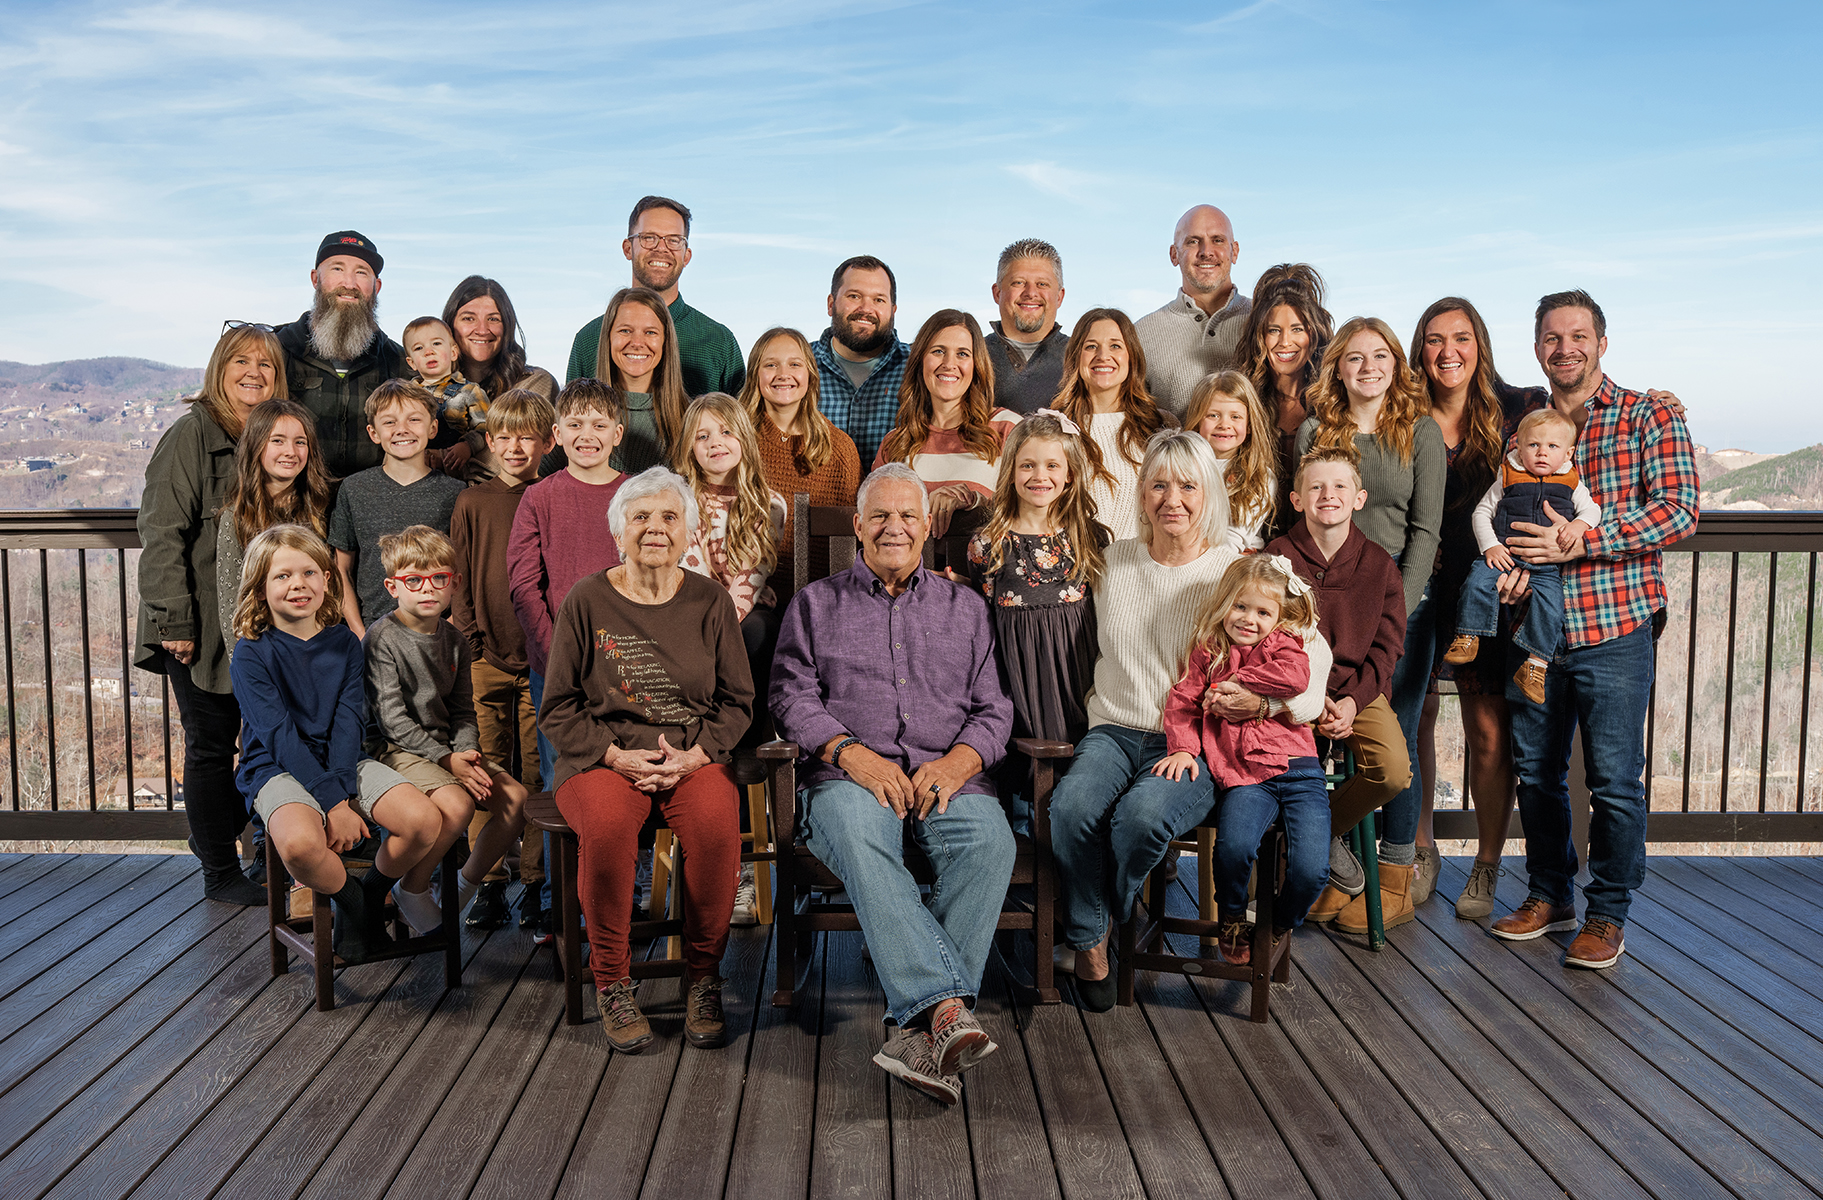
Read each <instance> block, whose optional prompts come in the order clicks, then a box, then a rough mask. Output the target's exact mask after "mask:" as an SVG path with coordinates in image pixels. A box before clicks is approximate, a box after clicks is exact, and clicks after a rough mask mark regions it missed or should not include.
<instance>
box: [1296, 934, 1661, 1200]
mask: <svg viewBox="0 0 1823 1200" xmlns="http://www.w3.org/2000/svg"><path fill="white" fill-rule="evenodd" d="M1313 958H1314V959H1316V960H1317V961H1316V962H1315V963H1314V964H1313V962H1312V961H1311V960H1312V959H1313ZM1292 978H1293V986H1292V987H1289V988H1274V989H1273V997H1272V1007H1273V1013H1274V1015H1275V1016H1276V1018H1277V1019H1278V1022H1279V1025H1280V1027H1281V1028H1283V1029H1284V1030H1285V1031H1286V1034H1287V1036H1289V1037H1290V1038H1291V1040H1292V1043H1293V1044H1294V1045H1296V1046H1297V1047H1298V1048H1299V1049H1300V1050H1301V1051H1302V1052H1303V1054H1304V1056H1305V1058H1306V1059H1307V1060H1309V1061H1310V1062H1311V1064H1312V1066H1313V1068H1314V1069H1316V1070H1317V1072H1318V1075H1319V1077H1320V1078H1322V1079H1323V1080H1324V1083H1325V1084H1326V1086H1328V1088H1329V1090H1330V1092H1331V1094H1332V1095H1334V1096H1336V1097H1337V1101H1338V1103H1340V1104H1342V1105H1344V1106H1345V1111H1348V1106H1353V1107H1354V1110H1355V1111H1351V1112H1350V1113H1349V1115H1350V1118H1351V1120H1354V1122H1355V1127H1356V1129H1357V1130H1358V1131H1360V1132H1361V1136H1362V1137H1363V1138H1364V1139H1366V1140H1367V1141H1368V1144H1369V1147H1370V1148H1372V1149H1373V1150H1374V1154H1375V1157H1376V1158H1378V1159H1379V1161H1380V1164H1381V1166H1382V1167H1383V1169H1384V1170H1385V1171H1386V1172H1387V1176H1388V1178H1389V1179H1391V1180H1392V1181H1393V1183H1394V1185H1395V1186H1396V1187H1398V1188H1399V1189H1400V1191H1401V1193H1402V1194H1403V1195H1406V1196H1431V1195H1455V1196H1475V1195H1482V1196H1487V1197H1489V1198H1490V1200H1530V1198H1531V1197H1535V1196H1541V1195H1549V1194H1550V1193H1551V1192H1554V1191H1558V1190H1560V1189H1558V1188H1557V1185H1556V1184H1554V1183H1553V1182H1552V1181H1551V1178H1550V1176H1548V1175H1546V1174H1545V1172H1544V1170H1543V1169H1542V1168H1541V1167H1540V1166H1539V1165H1538V1163H1537V1162H1536V1161H1534V1160H1533V1158H1532V1156H1531V1155H1530V1154H1528V1153H1527V1152H1526V1149H1525V1147H1524V1146H1522V1145H1520V1144H1519V1142H1518V1141H1517V1140H1516V1139H1515V1138H1514V1137H1513V1135H1512V1134H1511V1133H1509V1132H1508V1131H1507V1129H1506V1127H1505V1126H1504V1125H1503V1124H1502V1123H1501V1122H1500V1120H1499V1119H1498V1118H1497V1117H1496V1116H1495V1115H1494V1114H1493V1113H1490V1112H1489V1111H1488V1109H1486V1108H1485V1107H1483V1106H1482V1104H1481V1103H1480V1101H1478V1100H1477V1099H1476V1098H1475V1096H1474V1094H1473V1093H1472V1092H1470V1091H1469V1089H1468V1088H1467V1087H1465V1086H1464V1085H1463V1083H1462V1081H1461V1080H1459V1079H1458V1078H1457V1077H1456V1073H1457V1071H1459V1070H1460V1069H1461V1066H1462V1064H1461V1061H1460V1060H1461V1058H1462V1057H1463V1056H1461V1055H1458V1054H1456V1053H1453V1051H1454V1050H1455V1049H1456V1048H1455V1047H1451V1048H1450V1050H1451V1051H1452V1052H1450V1053H1444V1054H1439V1053H1438V1052H1437V1050H1435V1049H1433V1048H1432V1047H1431V1046H1430V1045H1428V1044H1427V1043H1426V1042H1425V1041H1424V1039H1423V1038H1420V1037H1419V1036H1417V1035H1416V1034H1415V1033H1413V1032H1412V1030H1411V1028H1410V1027H1409V1026H1407V1025H1406V1024H1405V1022H1404V1021H1403V1020H1401V1019H1400V1016H1399V1014H1398V1013H1397V1012H1396V1011H1394V1009H1393V1008H1392V1007H1391V1006H1390V1005H1389V1004H1387V1002H1386V1001H1385V999H1383V998H1382V997H1381V996H1380V994H1379V993H1378V992H1376V991H1375V990H1374V989H1373V987H1372V985H1370V984H1369V983H1368V982H1367V981H1366V980H1365V979H1363V978H1362V977H1361V976H1360V974H1359V972H1357V971H1356V970H1355V969H1354V967H1353V966H1352V965H1351V964H1349V963H1348V961H1347V960H1346V959H1345V958H1344V957H1343V955H1342V951H1341V950H1340V949H1339V948H1338V947H1336V946H1334V945H1332V944H1331V943H1330V941H1329V939H1328V938H1326V937H1322V936H1320V935H1317V934H1315V932H1314V931H1313V934H1312V935H1310V936H1304V937H1301V938H1300V939H1299V941H1298V943H1297V945H1296V947H1295V948H1294V949H1293V951H1292ZM1319 978H1320V979H1321V980H1322V985H1321V986H1319V985H1318V982H1317V980H1318V979H1319ZM1414 1064H1422V1065H1421V1066H1417V1067H1416V1068H1415V1069H1414ZM1395 1093H1397V1094H1398V1095H1399V1096H1400V1097H1401V1098H1402V1099H1403V1100H1404V1102H1405V1103H1404V1106H1401V1105H1399V1104H1395V1103H1389V1102H1387V1099H1386V1098H1387V1097H1390V1096H1392V1095H1394V1094H1395ZM1403 1112H1409V1113H1411V1114H1412V1115H1413V1117H1414V1119H1415V1120H1414V1122H1408V1121H1407V1119H1406V1117H1405V1116H1403V1115H1402V1113H1403ZM1426 1135H1428V1136H1426ZM1376 1139H1382V1140H1383V1141H1384V1142H1385V1148H1384V1149H1382V1147H1381V1145H1380V1144H1379V1142H1377V1141H1376ZM1433 1147H1434V1148H1433ZM1439 1151H1440V1152H1441V1153H1442V1154H1443V1155H1444V1156H1445V1158H1446V1159H1447V1160H1448V1162H1449V1163H1450V1164H1452V1165H1455V1166H1456V1168H1457V1169H1458V1170H1459V1171H1461V1172H1462V1173H1463V1174H1464V1175H1465V1176H1466V1179H1465V1180H1464V1185H1463V1186H1461V1187H1460V1188H1457V1189H1453V1190H1452V1189H1448V1188H1444V1189H1441V1190H1439V1189H1436V1188H1433V1187H1430V1186H1428V1181H1430V1180H1447V1178H1448V1177H1449V1168H1448V1166H1446V1165H1445V1164H1444V1163H1443V1162H1439V1161H1436V1158H1435V1155H1436V1154H1437V1153H1438V1152H1439ZM1609 1165H1610V1167H1611V1166H1612V1164H1609ZM1598 1182H1600V1181H1599V1180H1598ZM1628 1183H1629V1186H1630V1185H1631V1181H1628ZM1421 1184H1423V1186H1421ZM1629 1194H1631V1193H1629Z"/></svg>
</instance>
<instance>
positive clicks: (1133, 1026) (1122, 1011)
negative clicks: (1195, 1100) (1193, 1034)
mask: <svg viewBox="0 0 1823 1200" xmlns="http://www.w3.org/2000/svg"><path fill="white" fill-rule="evenodd" d="M1082 1024H1083V1029H1084V1030H1085V1031H1086V1032H1087V1034H1088V1036H1089V1041H1090V1044H1091V1045H1092V1046H1093V1047H1094V1050H1095V1057H1096V1059H1097V1060H1099V1061H1100V1062H1101V1064H1102V1066H1103V1070H1102V1076H1101V1079H1102V1081H1104V1082H1105V1083H1106V1085H1107V1089H1108V1095H1109V1097H1110V1098H1111V1099H1112V1101H1113V1103H1114V1111H1115V1112H1116V1113H1117V1114H1118V1115H1119V1117H1120V1124H1121V1128H1122V1129H1123V1130H1124V1131H1125V1133H1126V1138H1127V1148H1128V1150H1129V1151H1130V1152H1131V1153H1132V1155H1133V1164H1134V1166H1135V1167H1136V1168H1137V1169H1138V1171H1139V1177H1140V1180H1141V1182H1142V1183H1143V1184H1144V1186H1145V1189H1146V1195H1147V1196H1148V1197H1150V1200H1164V1198H1167V1197H1181V1198H1182V1200H1195V1198H1197V1197H1218V1196H1223V1197H1225V1196H1228V1195H1229V1194H1230V1193H1229V1191H1228V1185H1227V1184H1226V1183H1225V1182H1223V1180H1222V1172H1221V1168H1220V1167H1219V1166H1218V1165H1217V1163H1216V1160H1215V1154H1214V1152H1213V1151H1211V1150H1210V1148H1209V1143H1208V1142H1207V1141H1206V1140H1205V1139H1204V1137H1203V1133H1202V1130H1201V1129H1200V1128H1199V1126H1198V1125H1197V1122H1196V1118H1195V1116H1194V1115H1193V1114H1192V1112H1191V1110H1190V1104H1189V1101H1187V1100H1186V1099H1185V1098H1184V1092H1183V1090H1182V1089H1181V1088H1180V1087H1179V1086H1178V1083H1177V1080H1175V1079H1174V1078H1172V1075H1171V1072H1170V1071H1169V1070H1168V1069H1167V1068H1166V1067H1165V1064H1164V1062H1163V1060H1162V1056H1161V1054H1160V1051H1159V1044H1158V1039H1157V1038H1156V1037H1155V1036H1154V1034H1153V1030H1152V1026H1151V1024H1150V1023H1149V1022H1148V1020H1147V1011H1146V1009H1145V1008H1144V1007H1143V1006H1141V1005H1138V1004H1135V1005H1134V1006H1133V1007H1131V1008H1123V1007H1121V1006H1120V1005H1118V1004H1117V1005H1115V1006H1114V1007H1113V1008H1111V1009H1109V1010H1108V1011H1107V1012H1105V1013H1084V1014H1083V1017H1082ZM1202 1033H1203V1034H1204V1035H1205V1036H1206V1038H1207V1051H1208V1052H1209V1053H1214V1054H1219V1053H1221V1047H1220V1045H1219V1044H1218V1043H1217V1041H1216V1038H1215V1031H1214V1030H1213V1029H1208V1030H1204V1031H1202ZM1141 1063H1145V1064H1149V1065H1151V1066H1152V1067H1153V1069H1151V1070H1135V1069H1133V1068H1134V1066H1135V1065H1136V1064H1141Z"/></svg>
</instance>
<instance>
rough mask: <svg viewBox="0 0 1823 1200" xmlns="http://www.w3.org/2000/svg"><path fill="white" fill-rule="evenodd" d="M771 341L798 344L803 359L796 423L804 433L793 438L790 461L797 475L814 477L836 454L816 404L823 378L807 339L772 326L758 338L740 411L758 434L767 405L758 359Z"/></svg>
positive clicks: (749, 354) (750, 355)
mask: <svg viewBox="0 0 1823 1200" xmlns="http://www.w3.org/2000/svg"><path fill="white" fill-rule="evenodd" d="M774 338H790V339H791V340H792V341H793V342H796V343H797V347H798V352H799V353H800V354H802V355H803V356H804V372H805V387H804V399H803V400H801V401H799V403H798V420H800V421H802V422H803V423H804V432H803V434H801V435H798V434H793V435H792V436H793V439H794V440H793V441H792V443H791V459H792V465H793V466H795V467H796V468H797V469H798V474H800V475H806V476H808V475H814V474H816V473H817V472H818V471H821V470H822V469H823V464H824V463H826V462H828V461H829V456H830V455H832V454H834V453H835V452H836V440H835V432H834V431H835V426H834V425H832V424H830V421H829V418H828V417H826V416H824V415H823V410H822V408H821V407H820V406H819V404H818V401H819V400H820V398H821V397H822V394H823V376H822V372H820V371H818V370H817V356H816V351H814V350H813V349H811V346H810V339H809V338H807V337H805V336H804V335H803V334H802V333H800V332H798V331H797V330H795V329H790V328H787V327H786V326H783V325H775V326H773V327H772V328H771V329H768V330H767V331H766V332H765V333H762V334H760V337H759V340H758V341H757V342H754V343H753V349H751V350H749V351H748V352H747V381H746V382H745V383H743V384H741V407H742V408H744V409H746V410H747V415H748V416H750V417H752V418H753V428H754V430H755V431H756V432H757V431H758V430H759V427H760V422H761V421H764V420H766V401H765V398H764V397H762V396H761V395H760V380H759V374H760V359H761V358H762V357H763V355H764V352H765V349H766V344H767V343H768V342H770V341H772V339H774Z"/></svg>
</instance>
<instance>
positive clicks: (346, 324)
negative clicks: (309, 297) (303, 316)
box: [310, 288, 380, 362]
mask: <svg viewBox="0 0 1823 1200" xmlns="http://www.w3.org/2000/svg"><path fill="white" fill-rule="evenodd" d="M350 295H352V296H354V297H355V299H354V300H352V301H348V302H344V301H343V300H341V299H340V298H339V297H341V296H350ZM379 307H380V297H379V296H378V295H377V294H376V295H372V296H363V295H361V294H360V293H359V292H357V291H355V289H353V288H341V289H338V290H337V291H335V292H325V291H323V290H322V289H321V288H319V289H317V294H316V301H315V302H314V303H313V304H312V305H311V307H310V345H311V346H312V347H313V348H314V349H315V350H316V352H317V354H318V355H319V356H320V357H322V358H325V359H327V360H328V361H330V362H352V361H354V360H355V359H357V358H359V357H361V355H362V354H364V353H365V352H366V350H367V347H368V345H369V344H371V343H372V342H373V335H374V334H376V333H378V332H379V331H380V323H379V322H378V321H376V320H375V319H374V312H375V310H376V309H378V308H379Z"/></svg>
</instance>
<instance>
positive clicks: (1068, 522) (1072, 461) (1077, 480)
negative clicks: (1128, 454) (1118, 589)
mask: <svg viewBox="0 0 1823 1200" xmlns="http://www.w3.org/2000/svg"><path fill="white" fill-rule="evenodd" d="M1088 440H1089V439H1088V438H1086V437H1083V436H1081V435H1079V434H1076V433H1073V432H1071V430H1070V428H1069V426H1067V425H1065V424H1064V419H1063V417H1062V416H1060V415H1059V414H1057V413H1054V412H1048V411H1043V410H1041V411H1039V412H1035V413H1033V414H1032V415H1031V416H1029V417H1027V418H1025V419H1024V420H1023V421H1021V422H1019V424H1017V425H1015V426H1013V432H1011V433H1009V434H1007V435H1006V447H1005V449H1003V450H1002V451H1001V452H1000V478H999V479H998V480H997V481H995V484H994V506H993V511H992V514H991V515H990V516H989V517H988V521H987V524H986V525H985V526H983V527H982V530H981V534H980V537H981V538H982V540H983V541H984V542H985V543H986V545H987V570H988V573H989V574H992V573H994V572H995V571H998V570H999V569H1000V568H1001V566H1002V564H1004V563H1005V562H1006V544H1007V533H1008V532H1009V531H1010V530H1011V529H1012V527H1013V522H1014V521H1015V520H1017V519H1018V517H1019V489H1018V486H1017V484H1016V483H1015V481H1014V475H1015V473H1016V472H1017V470H1018V467H1019V451H1020V449H1021V448H1022V447H1023V446H1024V445H1025V444H1026V443H1027V442H1036V441H1046V442H1058V443H1060V444H1061V445H1062V446H1063V456H1064V461H1065V462H1067V463H1068V464H1069V466H1070V482H1069V483H1068V484H1066V485H1065V487H1064V490H1063V495H1061V496H1059V497H1058V498H1057V499H1056V500H1053V501H1052V502H1051V511H1052V512H1054V513H1056V514H1057V527H1058V528H1059V529H1061V530H1062V531H1063V534H1064V536H1065V537H1067V538H1068V539H1069V542H1070V550H1071V552H1072V553H1073V554H1075V556H1076V565H1075V567H1074V568H1072V569H1071V571H1070V578H1071V579H1073V580H1075V581H1076V582H1077V583H1086V584H1088V585H1089V586H1090V587H1095V586H1096V585H1097V584H1099V583H1100V582H1101V572H1102V567H1103V566H1104V565H1105V556H1104V554H1103V551H1104V550H1105V549H1106V548H1107V545H1108V543H1109V542H1111V541H1113V540H1114V535H1113V534H1112V533H1110V532H1109V531H1108V527H1107V526H1106V525H1103V524H1102V523H1101V522H1100V521H1098V520H1096V519H1095V497H1094V495H1093V494H1091V493H1090V491H1089V457H1088V454H1087V453H1086V452H1085V451H1084V449H1083V447H1084V445H1085V444H1086V443H1087V442H1088Z"/></svg>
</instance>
